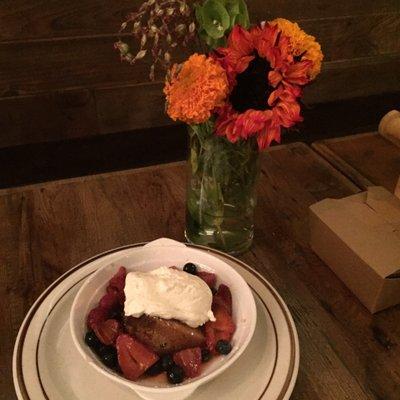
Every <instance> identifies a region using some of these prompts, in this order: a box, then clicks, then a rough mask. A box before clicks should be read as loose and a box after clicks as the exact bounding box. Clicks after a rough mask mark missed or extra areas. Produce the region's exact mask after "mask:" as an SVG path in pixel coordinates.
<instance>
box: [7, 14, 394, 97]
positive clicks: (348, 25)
mask: <svg viewBox="0 0 400 400" xmlns="http://www.w3.org/2000/svg"><path fill="white" fill-rule="evenodd" d="M304 25H305V28H306V29H307V31H309V32H310V33H314V34H315V35H316V36H317V37H318V39H319V40H320V42H321V44H322V47H323V51H324V54H325V60H326V61H335V60H345V59H350V58H361V57H370V56H372V55H378V56H380V55H385V54H394V53H400V40H399V35H398V32H400V14H390V15H377V16H361V17H360V16H359V17H345V18H337V19H332V20H327V21H323V23H321V21H318V20H310V21H305V23H304ZM116 40H117V38H116V37H115V36H102V37H94V38H81V39H65V40H64V39H60V40H53V41H50V40H45V41H33V42H8V43H0V95H1V94H2V95H3V96H4V95H6V94H10V93H11V94H30V93H34V92H41V91H47V90H54V89H62V88H69V87H77V86H83V87H87V86H96V85H105V84H115V83H118V82H127V83H128V82H129V84H135V83H143V82H146V81H147V80H148V70H149V64H150V61H149V60H148V59H147V60H145V61H143V62H139V63H137V64H136V65H135V66H133V67H132V66H129V65H128V64H126V63H122V64H121V63H120V62H119V57H118V54H117V52H116V51H115V50H114V49H113V43H114V42H115V41H116ZM186 55H187V52H186V53H185V52H181V56H180V57H179V58H178V59H180V60H181V59H183V58H184V57H186Z"/></svg>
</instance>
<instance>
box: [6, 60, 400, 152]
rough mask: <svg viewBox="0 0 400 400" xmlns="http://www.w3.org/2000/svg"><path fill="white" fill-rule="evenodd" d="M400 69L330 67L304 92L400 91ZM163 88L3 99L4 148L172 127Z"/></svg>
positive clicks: (337, 95)
mask: <svg viewBox="0 0 400 400" xmlns="http://www.w3.org/2000/svg"><path fill="white" fill-rule="evenodd" d="M399 65H400V55H399V56H397V57H385V58H383V59H382V60H381V61H379V62H377V61H376V59H375V58H373V57H372V58H370V59H361V60H349V61H346V62H342V61H341V62H330V63H326V64H325V67H324V70H323V72H322V74H321V76H320V78H319V79H318V80H317V81H315V82H314V83H313V84H312V85H310V86H309V87H307V88H306V89H305V96H304V102H305V103H306V104H309V105H311V104H316V103H325V102H331V101H336V100H340V99H351V98H354V97H360V96H370V95H374V94H379V93H385V92H396V91H399V92H400V74H398V73H396V71H397V70H398V68H399ZM162 87H163V83H162V82H155V83H144V84H140V85H137V84H129V85H123V86H119V85H114V86H107V87H97V88H94V89H91V90H88V89H74V90H62V91H55V92H53V93H47V94H41V95H38V96H34V95H33V96H14V97H11V98H4V99H0V148H2V147H9V146H13V145H19V144H24V143H37V142H43V141H56V140H60V139H65V138H75V137H85V136H91V135H95V134H108V133H116V132H122V131H130V130H134V129H142V128H150V127H160V126H167V125H172V124H173V121H171V120H170V119H169V118H168V117H167V116H166V114H165V112H164V97H163V94H162ZM399 103H400V95H399ZM2 132H8V134H7V135H4V134H3V135H2V134H1V133H2Z"/></svg>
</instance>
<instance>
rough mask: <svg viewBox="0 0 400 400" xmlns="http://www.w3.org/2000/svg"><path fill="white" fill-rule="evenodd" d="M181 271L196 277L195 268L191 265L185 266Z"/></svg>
mask: <svg viewBox="0 0 400 400" xmlns="http://www.w3.org/2000/svg"><path fill="white" fill-rule="evenodd" d="M183 270H184V271H185V272H187V273H188V274H192V275H197V267H196V266H195V265H194V264H193V263H187V264H185V266H184V267H183Z"/></svg>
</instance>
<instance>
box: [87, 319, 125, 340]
mask: <svg viewBox="0 0 400 400" xmlns="http://www.w3.org/2000/svg"><path fill="white" fill-rule="evenodd" d="M93 330H94V332H95V333H96V336H97V337H98V339H99V340H100V342H101V343H103V344H105V345H106V346H109V345H111V344H113V343H115V340H116V339H117V337H118V335H119V332H120V330H121V326H120V323H119V322H118V321H116V320H115V319H108V320H107V321H104V322H102V323H100V324H98V325H95V326H94V327H93Z"/></svg>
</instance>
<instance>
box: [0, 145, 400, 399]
mask: <svg viewBox="0 0 400 400" xmlns="http://www.w3.org/2000/svg"><path fill="white" fill-rule="evenodd" d="M359 190H360V189H359V188H358V186H356V185H355V184H353V183H352V182H351V181H350V180H349V179H347V178H345V177H344V176H343V175H342V174H341V173H339V172H338V171H337V170H336V169H334V168H333V167H332V166H331V165H330V164H329V163H328V162H327V161H325V160H324V159H322V158H321V157H320V156H319V155H317V154H316V153H315V152H314V151H312V150H311V149H310V148H309V147H307V146H306V145H304V144H292V145H288V146H280V147H275V148H273V149H271V150H270V151H269V152H267V154H266V155H265V159H264V160H263V168H262V179H261V184H260V196H259V206H258V209H257V219H256V221H257V227H256V235H255V241H254V246H253V247H252V249H251V250H250V251H249V252H247V253H246V254H243V255H242V256H241V257H240V258H241V259H243V260H244V261H245V262H247V263H249V264H250V265H251V266H253V267H254V268H256V269H257V270H258V271H259V272H261V273H262V274H263V275H264V276H265V277H266V278H267V279H268V280H269V281H270V282H271V283H272V284H273V285H274V286H275V287H276V288H277V289H278V291H279V292H280V294H281V295H282V297H283V298H284V300H285V301H286V302H287V304H288V306H289V308H290V310H291V312H292V315H293V317H294V319H295V322H296V325H297V328H298V332H299V338H300V345H301V362H300V372H299V377H298V381H297V384H296V387H295V390H294V392H293V396H292V399H294V400H300V399H301V400H344V399H348V400H365V399H381V400H383V399H385V400H395V399H397V400H398V399H399V398H400V346H399V344H400V307H394V308H392V309H389V310H386V311H384V312H381V313H379V314H377V315H374V316H372V315H371V314H369V312H368V311H367V310H366V309H365V308H364V307H363V306H362V305H361V304H360V303H359V301H358V300H357V299H356V298H355V297H354V296H353V295H352V294H351V293H350V292H349V290H348V289H347V288H346V287H345V286H344V285H343V284H342V283H341V281H339V280H338V279H337V278H336V276H335V275H334V274H333V273H332V272H331V271H330V269H329V268H328V267H327V266H325V265H324V264H323V263H322V262H321V261H320V260H319V258H318V257H317V256H316V255H315V254H314V253H313V252H312V251H311V250H310V249H309V247H308V244H307V242H308V240H307V236H308V234H307V230H308V228H307V227H308V223H307V219H308V218H307V215H308V206H309V205H310V204H312V203H314V202H315V201H318V200H321V199H323V198H326V197H335V198H339V197H342V196H346V195H350V194H352V193H356V192H358V191H359ZM184 199H185V164H184V163H176V164H169V165H161V166H156V167H150V168H146V169H140V170H130V171H124V172H118V173H111V174H107V175H100V176H93V177H86V178H80V179H72V180H67V181H59V182H52V183H46V184H41V185H35V186H30V187H24V188H18V189H11V190H3V191H0V221H1V229H0V259H1V268H0V298H1V302H0V312H1V314H0V315H1V319H2V323H1V325H0V349H1V351H0V354H1V357H0V367H1V369H0V376H1V379H0V398H1V399H7V400H10V399H14V398H15V395H14V392H13V386H12V378H11V370H10V365H11V355H12V348H13V344H14V340H15V336H16V334H17V331H18V328H19V325H20V323H21V321H22V319H23V317H24V315H25V313H26V312H27V311H28V309H29V307H30V305H31V304H32V302H33V301H34V300H35V299H36V298H37V296H38V295H39V294H40V293H41V292H42V291H43V290H44V289H45V288H46V287H47V286H48V285H49V284H50V283H51V282H52V281H54V280H55V279H56V278H57V277H58V276H59V275H60V274H62V273H63V272H64V271H66V270H67V269H69V268H71V266H73V265H74V264H76V263H78V262H79V261H81V260H83V259H86V258H88V257H89V256H92V255H94V254H96V253H99V252H102V251H104V250H106V249H110V248H113V247H116V246H121V245H125V244H128V243H134V242H142V241H147V240H152V239H155V238H157V237H160V236H167V237H171V238H173V239H177V240H183V239H184V237H183V229H184ZM235 400H236V399H235ZM239 400H241V399H239Z"/></svg>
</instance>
